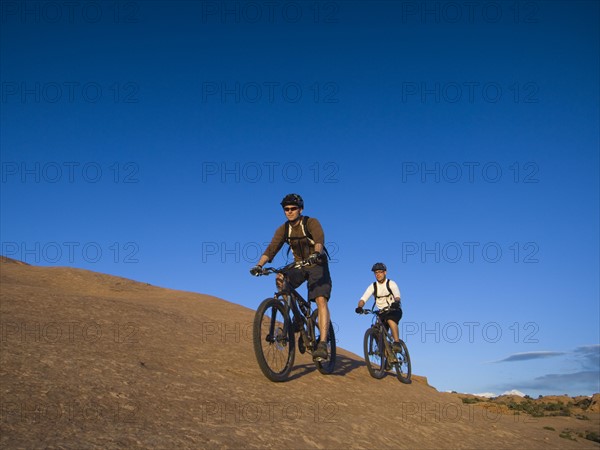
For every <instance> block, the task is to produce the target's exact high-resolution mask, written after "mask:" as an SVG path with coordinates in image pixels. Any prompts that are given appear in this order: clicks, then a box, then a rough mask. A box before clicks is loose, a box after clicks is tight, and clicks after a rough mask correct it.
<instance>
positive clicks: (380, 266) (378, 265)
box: [371, 262, 387, 272]
mask: <svg viewBox="0 0 600 450" xmlns="http://www.w3.org/2000/svg"><path fill="white" fill-rule="evenodd" d="M377 270H384V271H386V272H387V267H385V264H384V263H380V262H378V263H375V264H373V267H372V268H371V271H372V272H375V271H377Z"/></svg>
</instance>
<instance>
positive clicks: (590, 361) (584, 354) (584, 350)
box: [573, 344, 600, 370]
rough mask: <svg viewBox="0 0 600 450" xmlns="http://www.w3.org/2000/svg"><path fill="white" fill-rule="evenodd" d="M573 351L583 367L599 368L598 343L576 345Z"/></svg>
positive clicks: (599, 350)
mask: <svg viewBox="0 0 600 450" xmlns="http://www.w3.org/2000/svg"><path fill="white" fill-rule="evenodd" d="M573 353H575V355H576V356H577V359H578V361H579V362H580V363H581V365H582V367H583V369H586V370H600V344H595V345H585V346H582V347H577V348H576V349H575V350H574V351H573Z"/></svg>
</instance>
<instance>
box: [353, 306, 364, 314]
mask: <svg viewBox="0 0 600 450" xmlns="http://www.w3.org/2000/svg"><path fill="white" fill-rule="evenodd" d="M354 312H356V314H362V313H363V312H364V309H363V307H362V306H359V307H357V308H356V309H355V310H354Z"/></svg>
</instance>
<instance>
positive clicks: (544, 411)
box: [507, 400, 571, 417]
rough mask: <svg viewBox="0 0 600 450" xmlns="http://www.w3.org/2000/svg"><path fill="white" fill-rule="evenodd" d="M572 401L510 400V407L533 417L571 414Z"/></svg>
mask: <svg viewBox="0 0 600 450" xmlns="http://www.w3.org/2000/svg"><path fill="white" fill-rule="evenodd" d="M570 405H571V403H569V404H567V405H563V404H562V403H559V402H555V403H544V402H534V401H533V400H525V401H523V402H521V403H517V402H509V403H508V405H507V406H508V407H509V408H510V409H512V410H514V411H522V412H525V413H527V414H529V415H531V416H533V417H544V416H570V415H571V409H570Z"/></svg>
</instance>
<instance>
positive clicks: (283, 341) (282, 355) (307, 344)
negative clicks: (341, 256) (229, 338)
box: [253, 261, 336, 381]
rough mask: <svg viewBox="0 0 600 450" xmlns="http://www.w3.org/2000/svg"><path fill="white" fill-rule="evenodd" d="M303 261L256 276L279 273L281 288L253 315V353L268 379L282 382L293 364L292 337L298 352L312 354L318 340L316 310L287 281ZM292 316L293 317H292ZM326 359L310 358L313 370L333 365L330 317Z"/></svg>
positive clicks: (324, 370)
mask: <svg viewBox="0 0 600 450" xmlns="http://www.w3.org/2000/svg"><path fill="white" fill-rule="evenodd" d="M308 264H309V263H307V262H306V261H299V262H294V263H292V264H288V265H286V266H283V267H280V268H278V269H276V268H273V267H265V268H263V269H262V273H260V274H259V275H269V274H271V273H275V274H281V276H282V278H283V279H282V288H281V289H280V290H279V291H278V292H275V294H274V296H273V297H271V298H267V299H265V300H264V301H263V302H262V303H261V304H260V305H259V307H258V309H257V310H256V313H255V315H254V327H253V340H254V353H255V355H256V360H257V362H258V366H259V367H260V370H262V372H263V374H264V375H265V376H266V377H267V378H268V379H269V380H271V381H285V380H286V379H287V377H288V375H289V373H290V371H291V370H292V367H293V365H294V358H295V355H296V345H295V344H296V338H295V333H298V351H299V352H300V353H305V352H308V353H309V354H311V355H312V353H313V352H314V351H315V350H316V349H317V344H318V343H319V340H320V331H319V327H318V323H319V322H318V309H315V310H314V311H312V310H311V302H310V301H306V300H304V298H302V296H301V295H300V294H299V293H298V292H297V291H296V290H295V289H291V288H290V287H289V285H288V283H287V273H288V272H289V271H290V270H291V269H293V268H300V267H303V266H307V265H308ZM292 315H293V320H292V317H291V316H292ZM327 353H328V355H329V357H328V359H326V360H324V359H320V358H313V361H314V363H315V365H316V367H317V370H318V371H319V372H321V373H323V374H330V373H332V372H333V369H334V367H335V357H336V348H335V334H334V331H333V325H332V323H331V320H330V321H329V331H328V332H327Z"/></svg>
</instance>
